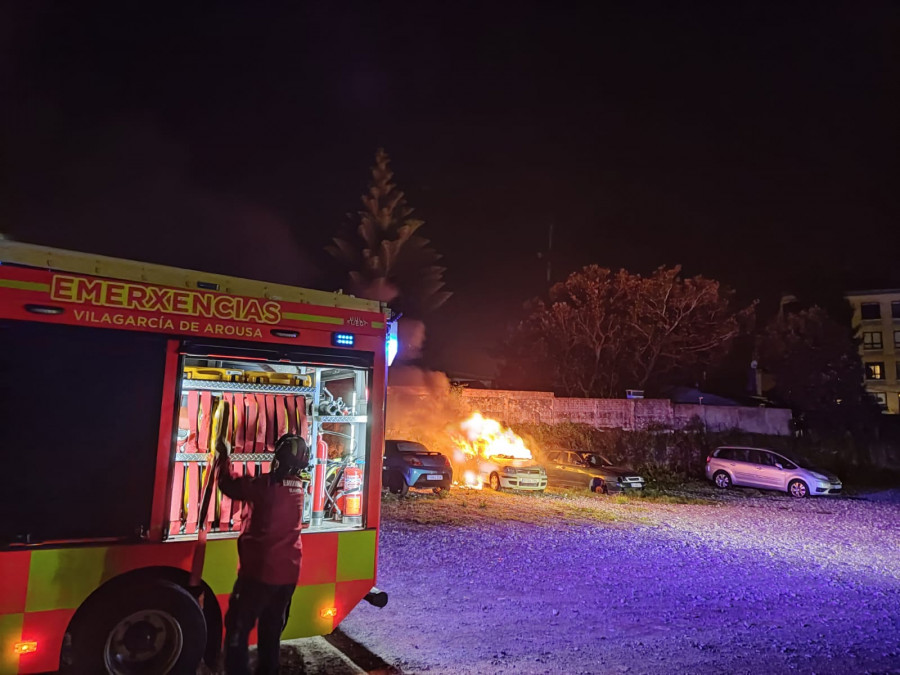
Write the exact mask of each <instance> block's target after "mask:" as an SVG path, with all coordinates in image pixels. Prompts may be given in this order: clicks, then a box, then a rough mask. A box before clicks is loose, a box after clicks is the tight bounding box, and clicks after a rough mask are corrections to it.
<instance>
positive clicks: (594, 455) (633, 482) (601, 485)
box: [546, 450, 645, 494]
mask: <svg viewBox="0 0 900 675" xmlns="http://www.w3.org/2000/svg"><path fill="white" fill-rule="evenodd" d="M546 465H547V476H548V479H549V482H550V485H551V486H554V487H577V488H587V489H589V490H590V491H591V492H602V493H604V494H609V493H610V492H622V491H624V490H626V489H631V490H643V489H644V483H645V481H644V479H643V478H641V477H640V476H638V475H637V473H635V471H634V470H632V469H629V468H627V467H622V466H616V465H614V464H613V463H612V462H611V461H609V460H608V459H607V458H606V457H604V456H603V455H601V454H600V453H598V452H587V451H574V450H551V451H550V452H548V453H547V459H546Z"/></svg>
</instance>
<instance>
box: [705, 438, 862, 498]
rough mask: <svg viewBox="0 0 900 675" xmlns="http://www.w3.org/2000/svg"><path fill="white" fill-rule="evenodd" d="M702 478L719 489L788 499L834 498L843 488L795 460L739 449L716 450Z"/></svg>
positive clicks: (826, 474) (825, 473) (832, 477)
mask: <svg viewBox="0 0 900 675" xmlns="http://www.w3.org/2000/svg"><path fill="white" fill-rule="evenodd" d="M706 477H707V478H708V479H709V480H711V481H712V482H713V483H715V484H716V485H717V486H718V487H720V488H723V489H724V488H729V487H731V486H732V485H743V486H746V487H754V488H761V489H763V490H780V491H781V492H787V493H788V494H789V495H791V496H792V497H808V496H810V495H835V494H840V492H841V490H842V489H843V487H844V486H843V484H842V483H841V481H840V479H839V478H838V477H837V476H835V475H834V474H833V473H829V472H828V471H823V470H822V469H816V468H815V467H813V466H812V465H811V464H810V463H809V462H808V461H806V460H804V459H801V458H799V457H790V458H789V457H787V456H786V455H785V454H784V453H779V452H775V451H773V450H767V449H766V448H746V447H739V446H725V447H721V448H716V450H715V452H713V454H711V455H710V456H709V457H707V458H706Z"/></svg>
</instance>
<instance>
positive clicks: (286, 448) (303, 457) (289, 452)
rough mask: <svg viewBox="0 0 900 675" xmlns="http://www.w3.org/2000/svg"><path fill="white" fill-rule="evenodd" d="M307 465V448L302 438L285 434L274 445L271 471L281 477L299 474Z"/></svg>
mask: <svg viewBox="0 0 900 675" xmlns="http://www.w3.org/2000/svg"><path fill="white" fill-rule="evenodd" d="M308 464H309V446H308V445H307V444H306V441H305V440H304V439H303V437H302V436H298V435H297V434H285V435H284V436H282V437H281V438H279V439H278V441H277V442H276V443H275V462H274V464H273V465H272V470H273V471H274V472H275V473H278V474H281V475H291V474H297V473H300V472H301V471H302V470H303V469H305V468H306V467H307V465H308Z"/></svg>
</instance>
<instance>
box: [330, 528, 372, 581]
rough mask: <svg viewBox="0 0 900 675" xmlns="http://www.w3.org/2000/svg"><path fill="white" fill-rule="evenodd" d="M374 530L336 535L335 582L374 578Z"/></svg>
mask: <svg viewBox="0 0 900 675" xmlns="http://www.w3.org/2000/svg"><path fill="white" fill-rule="evenodd" d="M376 535H377V532H376V531H375V530H359V531H356V532H341V533H340V534H339V535H338V555H337V580H338V581H356V580H360V579H374V578H375V543H376Z"/></svg>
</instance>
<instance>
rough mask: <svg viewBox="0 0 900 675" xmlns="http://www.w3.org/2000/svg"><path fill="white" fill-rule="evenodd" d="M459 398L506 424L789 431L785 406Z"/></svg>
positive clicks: (513, 394)
mask: <svg viewBox="0 0 900 675" xmlns="http://www.w3.org/2000/svg"><path fill="white" fill-rule="evenodd" d="M462 403H463V406H464V407H465V408H468V409H469V410H472V411H475V410H478V411H480V412H481V413H483V414H484V415H487V416H489V417H494V418H496V419H498V420H502V421H504V422H506V423H508V424H516V423H520V424H521V423H526V424H533V423H538V422H544V423H547V424H557V423H560V422H577V423H581V424H589V425H591V426H593V427H596V428H598V429H626V430H636V429H638V430H640V429H647V428H649V427H652V426H661V427H666V428H670V429H680V428H683V427H684V426H685V425H687V424H688V423H689V422H690V421H691V420H692V419H694V418H697V419H699V420H700V421H701V422H702V423H703V424H705V425H706V428H707V429H709V430H710V431H725V430H728V429H740V430H742V431H748V432H753V433H758V434H771V435H776V436H787V435H789V434H790V420H791V411H790V410H786V409H783V408H758V407H740V406H733V407H729V406H708V405H691V404H681V403H674V404H673V403H672V402H671V401H669V400H667V399H631V400H629V399H602V398H556V397H555V396H554V395H553V394H552V393H551V392H545V391H504V390H487V389H464V390H463V392H462ZM389 405H390V403H389Z"/></svg>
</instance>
